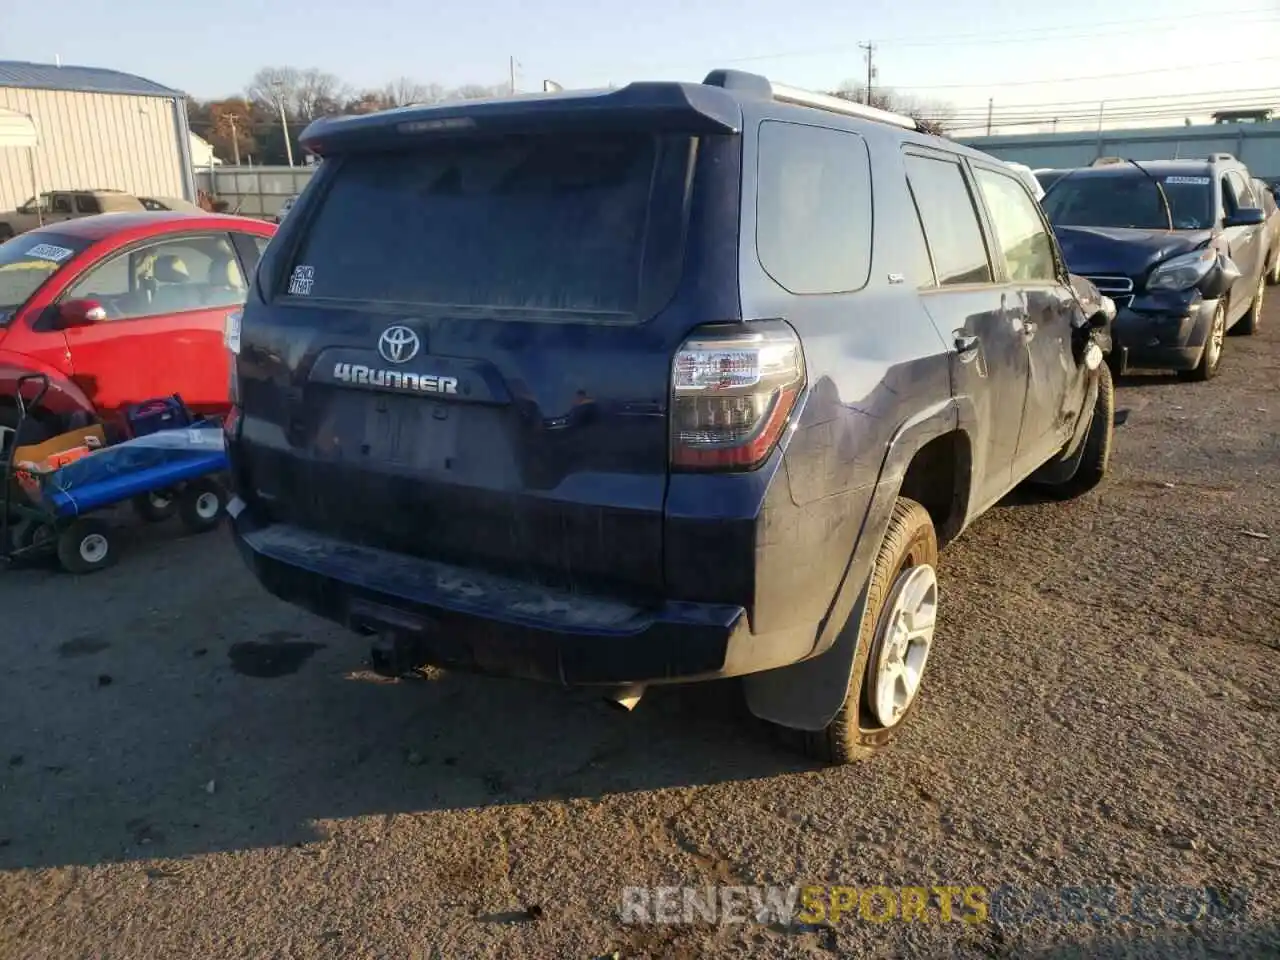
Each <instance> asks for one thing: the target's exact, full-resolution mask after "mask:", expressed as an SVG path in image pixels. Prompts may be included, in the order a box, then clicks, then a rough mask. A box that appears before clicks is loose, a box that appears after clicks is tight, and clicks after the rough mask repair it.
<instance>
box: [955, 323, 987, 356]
mask: <svg viewBox="0 0 1280 960" xmlns="http://www.w3.org/2000/svg"><path fill="white" fill-rule="evenodd" d="M954 336H955V344H956V353H957V354H958V355H959V357H960V362H961V363H970V362H972V361H974V360H976V359H977V358H978V348H979V347H980V346H982V341H981V339H979V338H978V337H976V336H973V335H970V334H966V333H962V332H960V331H959V330H957V331H956V332H955V334H954Z"/></svg>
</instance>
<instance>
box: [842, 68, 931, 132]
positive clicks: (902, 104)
mask: <svg viewBox="0 0 1280 960" xmlns="http://www.w3.org/2000/svg"><path fill="white" fill-rule="evenodd" d="M832 95H833V96H837V97H839V98H841V99H842V100H853V101H856V102H857V103H866V102H867V88H866V85H865V84H859V83H856V82H853V81H849V80H846V81H845V82H844V83H842V84H841V85H840V87H839V89H837V90H835V91H833V92H832ZM870 105H871V106H873V107H876V108H878V109H880V110H889V111H891V112H893V113H901V114H904V115H906V116H908V117H910V118H911V119H912V120H914V121H916V123H918V124H919V125H920V129H921V130H923V131H924V132H925V133H932V134H935V135H937V136H945V135H946V126H947V122H948V120H949V119H950V118H951V117H952V116H954V112H953V111H952V109H951V106H950V104H946V103H933V102H926V101H921V100H919V99H917V98H915V97H912V96H906V95H903V94H900V93H897V92H895V91H893V90H889V89H880V90H873V91H872V92H871V104H870Z"/></svg>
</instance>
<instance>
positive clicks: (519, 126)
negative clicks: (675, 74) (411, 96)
mask: <svg viewBox="0 0 1280 960" xmlns="http://www.w3.org/2000/svg"><path fill="white" fill-rule="evenodd" d="M637 129H641V130H652V131H654V132H655V133H683V134H688V135H691V136H698V135H708V134H717V133H718V134H737V133H741V132H742V108H741V107H740V106H739V105H738V103H737V101H736V100H735V99H734V97H733V96H732V94H730V93H728V92H727V91H725V90H718V89H716V88H715V87H711V86H706V85H703V84H693V83H651V82H645V83H630V84H627V86H625V87H622V88H621V89H618V90H604V91H571V92H555V93H538V94H525V95H520V96H515V97H505V98H501V99H492V100H460V101H455V102H449V103H441V104H435V105H432V106H408V107H399V108H397V109H394V110H383V111H380V112H378V113H371V114H365V115H363V116H344V117H322V118H320V119H318V120H314V121H312V122H311V123H310V124H308V126H307V128H306V129H305V130H303V131H302V136H301V137H300V138H299V139H300V140H301V143H302V145H303V146H304V147H306V148H307V149H308V150H310V151H311V152H312V153H315V154H318V155H319V156H322V157H323V156H325V155H326V154H330V153H344V152H347V151H356V150H360V151H363V150H377V149H387V148H392V147H395V146H397V145H403V144H405V143H406V142H407V141H410V140H413V139H417V140H423V139H437V138H445V139H452V138H457V137H473V136H501V135H505V134H519V133H532V132H538V133H557V132H559V133H572V132H576V131H586V130H589V131H609V130H618V131H626V130H637Z"/></svg>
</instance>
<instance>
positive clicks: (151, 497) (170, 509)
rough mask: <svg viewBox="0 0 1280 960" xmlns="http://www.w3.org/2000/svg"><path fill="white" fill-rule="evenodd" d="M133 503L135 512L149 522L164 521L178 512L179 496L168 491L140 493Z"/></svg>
mask: <svg viewBox="0 0 1280 960" xmlns="http://www.w3.org/2000/svg"><path fill="white" fill-rule="evenodd" d="M132 503H133V512H134V513H136V514H137V515H138V516H139V517H140V518H142V519H143V520H145V521H146V522H147V523H163V522H164V521H165V520H168V519H169V518H170V517H172V516H174V515H175V514H176V513H177V512H178V498H177V497H175V496H174V495H173V494H172V493H169V492H168V491H160V490H156V491H152V492H151V493H140V494H138V495H137V496H136V497H134V498H133V501H132Z"/></svg>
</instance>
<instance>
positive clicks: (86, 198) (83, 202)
mask: <svg viewBox="0 0 1280 960" xmlns="http://www.w3.org/2000/svg"><path fill="white" fill-rule="evenodd" d="M76 213H101V210H99V208H98V201H97V199H96V198H95V197H93V196H91V195H90V194H87V193H77V194H76Z"/></svg>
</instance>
